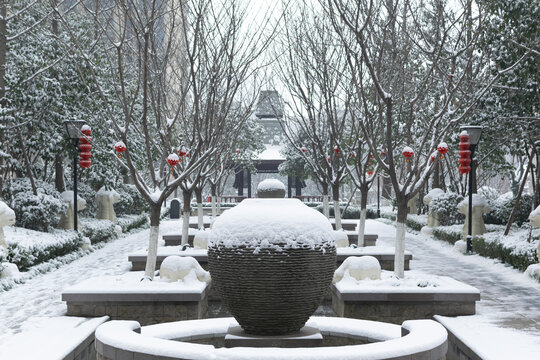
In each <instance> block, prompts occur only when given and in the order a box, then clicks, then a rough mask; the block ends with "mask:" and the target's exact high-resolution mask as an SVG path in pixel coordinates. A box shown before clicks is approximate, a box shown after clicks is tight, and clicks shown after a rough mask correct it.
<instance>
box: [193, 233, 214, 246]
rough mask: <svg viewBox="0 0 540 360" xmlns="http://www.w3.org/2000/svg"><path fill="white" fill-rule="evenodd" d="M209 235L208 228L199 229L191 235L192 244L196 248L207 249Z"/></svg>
mask: <svg viewBox="0 0 540 360" xmlns="http://www.w3.org/2000/svg"><path fill="white" fill-rule="evenodd" d="M209 236H210V229H204V230H199V231H197V232H196V233H195V236H194V237H193V246H194V247H195V248H196V249H208V237H209Z"/></svg>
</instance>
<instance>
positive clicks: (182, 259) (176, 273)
mask: <svg viewBox="0 0 540 360" xmlns="http://www.w3.org/2000/svg"><path fill="white" fill-rule="evenodd" d="M159 277H160V278H161V280H164V281H168V282H175V281H184V282H186V281H188V280H195V279H194V278H195V277H196V279H197V280H198V281H200V282H206V283H209V282H210V273H209V272H208V271H205V270H204V269H203V268H202V267H201V265H199V263H198V262H197V260H195V258H193V257H191V256H176V255H173V256H167V257H166V258H165V259H164V260H163V262H162V263H161V267H160V270H159Z"/></svg>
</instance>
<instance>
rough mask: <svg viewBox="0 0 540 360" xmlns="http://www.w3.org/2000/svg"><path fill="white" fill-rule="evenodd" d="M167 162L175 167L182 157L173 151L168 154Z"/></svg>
mask: <svg viewBox="0 0 540 360" xmlns="http://www.w3.org/2000/svg"><path fill="white" fill-rule="evenodd" d="M167 162H168V163H169V165H170V166H171V167H174V166H176V165H178V163H179V162H180V158H179V157H178V155H176V154H174V153H172V154H170V155H169V156H167Z"/></svg>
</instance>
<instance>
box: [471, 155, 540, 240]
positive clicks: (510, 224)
mask: <svg viewBox="0 0 540 360" xmlns="http://www.w3.org/2000/svg"><path fill="white" fill-rule="evenodd" d="M531 160H532V158H530V159H529V163H528V164H527V170H525V174H524V175H523V180H522V181H521V186H520V187H519V191H518V194H517V196H516V203H515V204H514V208H513V209H512V213H511V214H510V218H509V219H508V224H506V229H504V236H507V235H508V233H509V232H510V228H511V227H512V223H513V222H514V218H515V217H516V213H517V211H518V208H519V202H520V201H521V194H523V189H524V188H525V184H526V183H527V175H529V170H530V169H531ZM469 221H470V219H469Z"/></svg>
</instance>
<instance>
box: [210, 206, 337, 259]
mask: <svg viewBox="0 0 540 360" xmlns="http://www.w3.org/2000/svg"><path fill="white" fill-rule="evenodd" d="M220 246H224V247H228V248H234V247H241V246H247V247H251V248H254V249H255V250H254V251H255V252H258V251H260V250H261V249H273V250H276V251H280V250H283V249H289V248H312V249H316V248H322V249H330V248H335V246H336V245H335V241H334V230H333V229H332V225H331V224H330V222H329V221H328V219H327V218H326V217H325V216H324V215H323V214H321V213H320V212H318V211H317V210H314V209H312V208H310V207H308V206H306V205H304V203H302V202H301V201H300V200H298V199H245V200H243V201H242V202H241V203H240V204H238V205H237V206H235V207H234V208H232V209H230V210H227V211H226V212H225V213H223V214H222V215H221V216H219V217H218V218H217V219H216V221H215V222H214V223H213V225H212V231H211V232H210V238H209V242H208V247H209V248H212V247H220Z"/></svg>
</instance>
